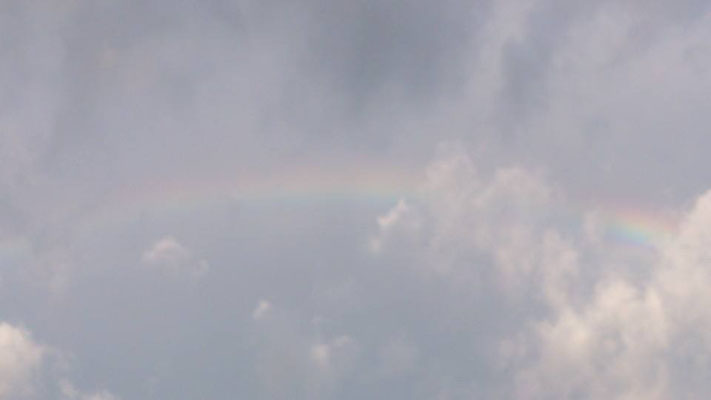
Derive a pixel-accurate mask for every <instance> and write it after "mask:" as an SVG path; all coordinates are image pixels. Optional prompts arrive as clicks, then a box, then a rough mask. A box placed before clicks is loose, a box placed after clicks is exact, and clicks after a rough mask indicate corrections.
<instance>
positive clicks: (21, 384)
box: [0, 322, 45, 399]
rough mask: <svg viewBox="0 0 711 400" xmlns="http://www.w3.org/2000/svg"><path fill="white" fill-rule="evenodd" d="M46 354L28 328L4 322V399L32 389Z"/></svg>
mask: <svg viewBox="0 0 711 400" xmlns="http://www.w3.org/2000/svg"><path fill="white" fill-rule="evenodd" d="M44 354H45V348H44V347H43V346H42V345H39V344H37V343H36V342H35V341H34V340H33V339H32V337H31V335H30V333H29V332H28V331H26V330H25V329H23V328H20V327H16V326H13V325H10V324H8V323H6V322H1V323H0V399H12V398H14V396H18V395H24V394H27V393H30V392H32V390H33V383H34V380H35V378H36V376H35V375H36V374H37V372H38V370H39V368H40V367H41V365H42V360H43V357H44Z"/></svg>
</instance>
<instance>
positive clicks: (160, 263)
mask: <svg viewBox="0 0 711 400" xmlns="http://www.w3.org/2000/svg"><path fill="white" fill-rule="evenodd" d="M141 261H142V262H143V263H144V264H145V265H148V266H153V267H157V268H161V269H163V270H165V271H168V272H171V273H187V274H190V275H192V276H195V277H200V276H202V275H204V274H205V273H207V271H208V270H209V269H210V266H209V264H208V262H207V261H206V260H204V259H198V258H196V257H195V256H194V255H193V254H192V252H191V251H190V250H189V249H188V248H186V247H185V246H183V245H182V244H181V243H180V242H178V240H177V239H175V238H174V237H172V236H166V237H164V238H162V239H160V240H158V241H157V242H155V243H154V244H153V245H152V246H151V247H150V248H148V249H147V250H146V251H145V252H144V253H143V256H142V257H141Z"/></svg>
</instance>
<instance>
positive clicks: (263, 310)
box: [252, 300, 272, 320]
mask: <svg viewBox="0 0 711 400" xmlns="http://www.w3.org/2000/svg"><path fill="white" fill-rule="evenodd" d="M271 309H272V304H271V303H270V302H268V301H267V300H259V303H257V307H255V308H254V311H253V312H252V318H253V319H255V320H259V319H262V318H264V317H266V316H267V314H269V312H270V311H271Z"/></svg>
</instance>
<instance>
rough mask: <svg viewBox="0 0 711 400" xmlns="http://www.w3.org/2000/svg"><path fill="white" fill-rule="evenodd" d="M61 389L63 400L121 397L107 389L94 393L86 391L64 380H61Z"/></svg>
mask: <svg viewBox="0 0 711 400" xmlns="http://www.w3.org/2000/svg"><path fill="white" fill-rule="evenodd" d="M59 389H60V391H61V394H62V399H63V400H120V398H119V397H118V396H116V395H114V394H112V393H110V392H108V391H106V390H101V391H98V392H94V393H85V392H81V391H79V390H77V389H76V388H75V387H74V385H73V384H72V383H71V382H69V381H67V380H62V381H60V382H59Z"/></svg>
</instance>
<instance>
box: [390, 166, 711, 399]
mask: <svg viewBox="0 0 711 400" xmlns="http://www.w3.org/2000/svg"><path fill="white" fill-rule="evenodd" d="M426 188H427V189H426V190H425V193H424V197H425V199H426V200H425V201H423V202H421V203H419V204H418V209H417V210H415V212H416V213H417V214H418V215H424V216H426V217H425V218H426V220H425V221H424V223H423V224H422V225H421V226H422V227H423V229H422V230H421V231H420V232H419V235H421V236H423V238H424V239H423V240H420V241H419V242H412V241H410V242H407V243H409V247H407V248H406V249H398V248H397V247H391V248H388V247H384V248H383V249H381V254H382V255H383V256H385V255H387V254H388V252H393V251H397V252H399V251H405V252H409V253H411V254H413V256H412V257H411V258H408V260H409V262H410V263H413V264H415V265H419V268H417V269H415V270H414V271H420V272H418V273H421V272H422V271H425V272H426V271H428V270H430V271H438V272H439V273H444V276H445V277H446V279H447V280H448V281H449V283H448V285H451V287H452V290H456V287H457V286H458V285H459V284H460V282H472V278H471V277H472V276H473V277H474V280H473V281H474V282H476V283H478V285H477V286H474V287H472V290H474V291H477V293H473V294H472V295H473V296H474V297H475V298H478V299H479V300H478V301H486V302H487V303H491V304H496V311H495V312H493V313H491V314H485V316H486V319H485V320H482V321H479V323H480V324H484V325H489V326H502V325H501V323H502V322H503V321H504V320H506V321H507V322H506V323H505V324H504V325H503V326H507V328H506V329H505V330H504V331H499V333H498V334H497V335H494V336H491V337H488V338H487V336H486V335H481V333H479V334H475V333H474V332H471V333H472V334H474V335H477V336H476V339H475V340H477V341H484V342H486V341H489V340H490V341H491V342H490V346H492V347H496V348H498V349H499V353H498V355H496V356H495V357H494V358H493V359H492V360H491V361H489V362H487V363H488V366H487V367H486V368H490V369H491V370H492V371H499V372H498V373H499V374H501V375H500V378H499V379H503V381H504V382H510V384H511V387H513V388H515V389H514V391H513V392H510V393H509V394H508V396H512V397H515V398H530V399H539V398H551V397H556V398H566V397H571V396H578V395H581V396H583V398H619V399H622V398H625V399H649V398H656V399H667V398H678V397H679V396H682V397H683V396H685V395H686V394H693V395H692V397H693V396H698V395H700V394H701V393H705V392H706V390H708V389H709V385H708V384H706V383H705V382H706V381H705V378H706V377H707V374H706V373H705V372H704V371H707V370H708V369H707V364H708V362H709V361H708V360H709V359H711V357H710V356H711V345H709V343H711V339H710V338H711V336H709V335H708V333H707V332H708V327H709V326H711V314H709V313H708V312H707V311H706V310H707V309H708V307H705V304H706V302H707V299H709V298H710V297H709V296H707V292H708V287H710V286H711V275H709V274H708V273H707V269H708V268H707V266H708V263H709V262H710V260H711V255H710V254H711V253H709V250H708V249H709V248H711V230H709V226H711V225H710V224H709V221H710V220H711V193H707V194H704V195H702V196H700V197H699V198H698V200H697V201H696V203H695V205H694V206H693V208H692V209H691V210H690V211H689V212H688V213H687V214H686V216H685V217H684V219H683V221H682V222H681V224H680V228H679V230H678V231H677V232H676V233H675V234H674V235H673V237H672V238H671V239H670V240H668V241H664V242H660V243H659V244H658V245H657V247H655V248H654V249H651V250H648V251H649V252H651V253H646V254H644V255H640V253H639V252H637V251H635V250H634V249H626V250H625V249H623V250H621V251H620V252H615V253H610V252H609V249H610V248H613V247H615V246H616V245H615V243H610V242H609V241H608V242H605V243H604V245H603V246H600V243H599V241H600V240H603V239H601V238H600V237H598V236H599V235H595V236H596V238H595V240H590V239H589V237H588V236H589V230H590V228H589V218H587V217H586V216H585V215H584V214H581V215H579V217H578V218H579V220H578V221H577V222H576V223H575V225H573V229H571V226H570V225H567V226H566V225H562V224H561V221H565V219H563V218H562V217H561V215H557V214H561V213H565V211H564V210H565V209H568V208H570V207H568V206H566V204H565V198H564V197H562V196H560V195H554V194H555V193H556V190H555V189H553V188H552V187H551V185H550V184H548V183H546V182H545V181H543V180H541V179H540V178H538V177H536V176H535V175H534V174H531V173H529V172H526V171H525V170H520V169H501V170H498V171H495V172H494V173H493V174H492V175H490V176H485V175H481V174H480V173H479V172H478V171H477V170H476V168H474V164H473V162H472V161H471V159H470V158H469V157H468V156H467V155H466V154H463V153H461V152H455V153H454V154H449V155H447V156H444V157H443V159H441V160H438V161H435V162H434V163H433V164H432V166H431V167H430V170H429V174H428V182H427V184H426ZM401 208H402V207H401V206H400V205H397V206H396V207H395V208H394V209H393V210H397V209H401ZM390 215H394V214H393V211H390V212H389V213H387V214H385V217H383V218H385V219H384V220H387V221H391V222H392V223H391V224H386V225H387V226H382V225H383V224H381V226H380V227H379V229H380V230H383V229H394V227H395V225H397V224H398V223H403V222H402V221H396V220H395V219H391V218H389V217H388V216H390ZM568 220H569V219H568ZM568 224H569V223H568ZM424 228H426V229H424ZM393 243H397V244H398V245H402V243H403V242H393ZM418 243H420V244H419V245H418ZM413 244H414V245H413ZM650 256H651V257H650ZM442 265H446V266H447V268H442ZM639 267H646V268H647V273H646V274H644V275H642V276H640V275H639V274H636V273H634V272H633V271H634V270H635V268H639ZM487 298H488V299H487ZM521 307H523V308H521ZM521 309H523V310H526V311H524V312H523V313H521V312H520V311H518V310H521ZM682 365H683V366H684V371H685V372H684V373H681V372H679V369H678V368H679V367H680V366H682ZM498 390H499V392H498V393H506V389H505V388H503V387H500V388H498Z"/></svg>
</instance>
